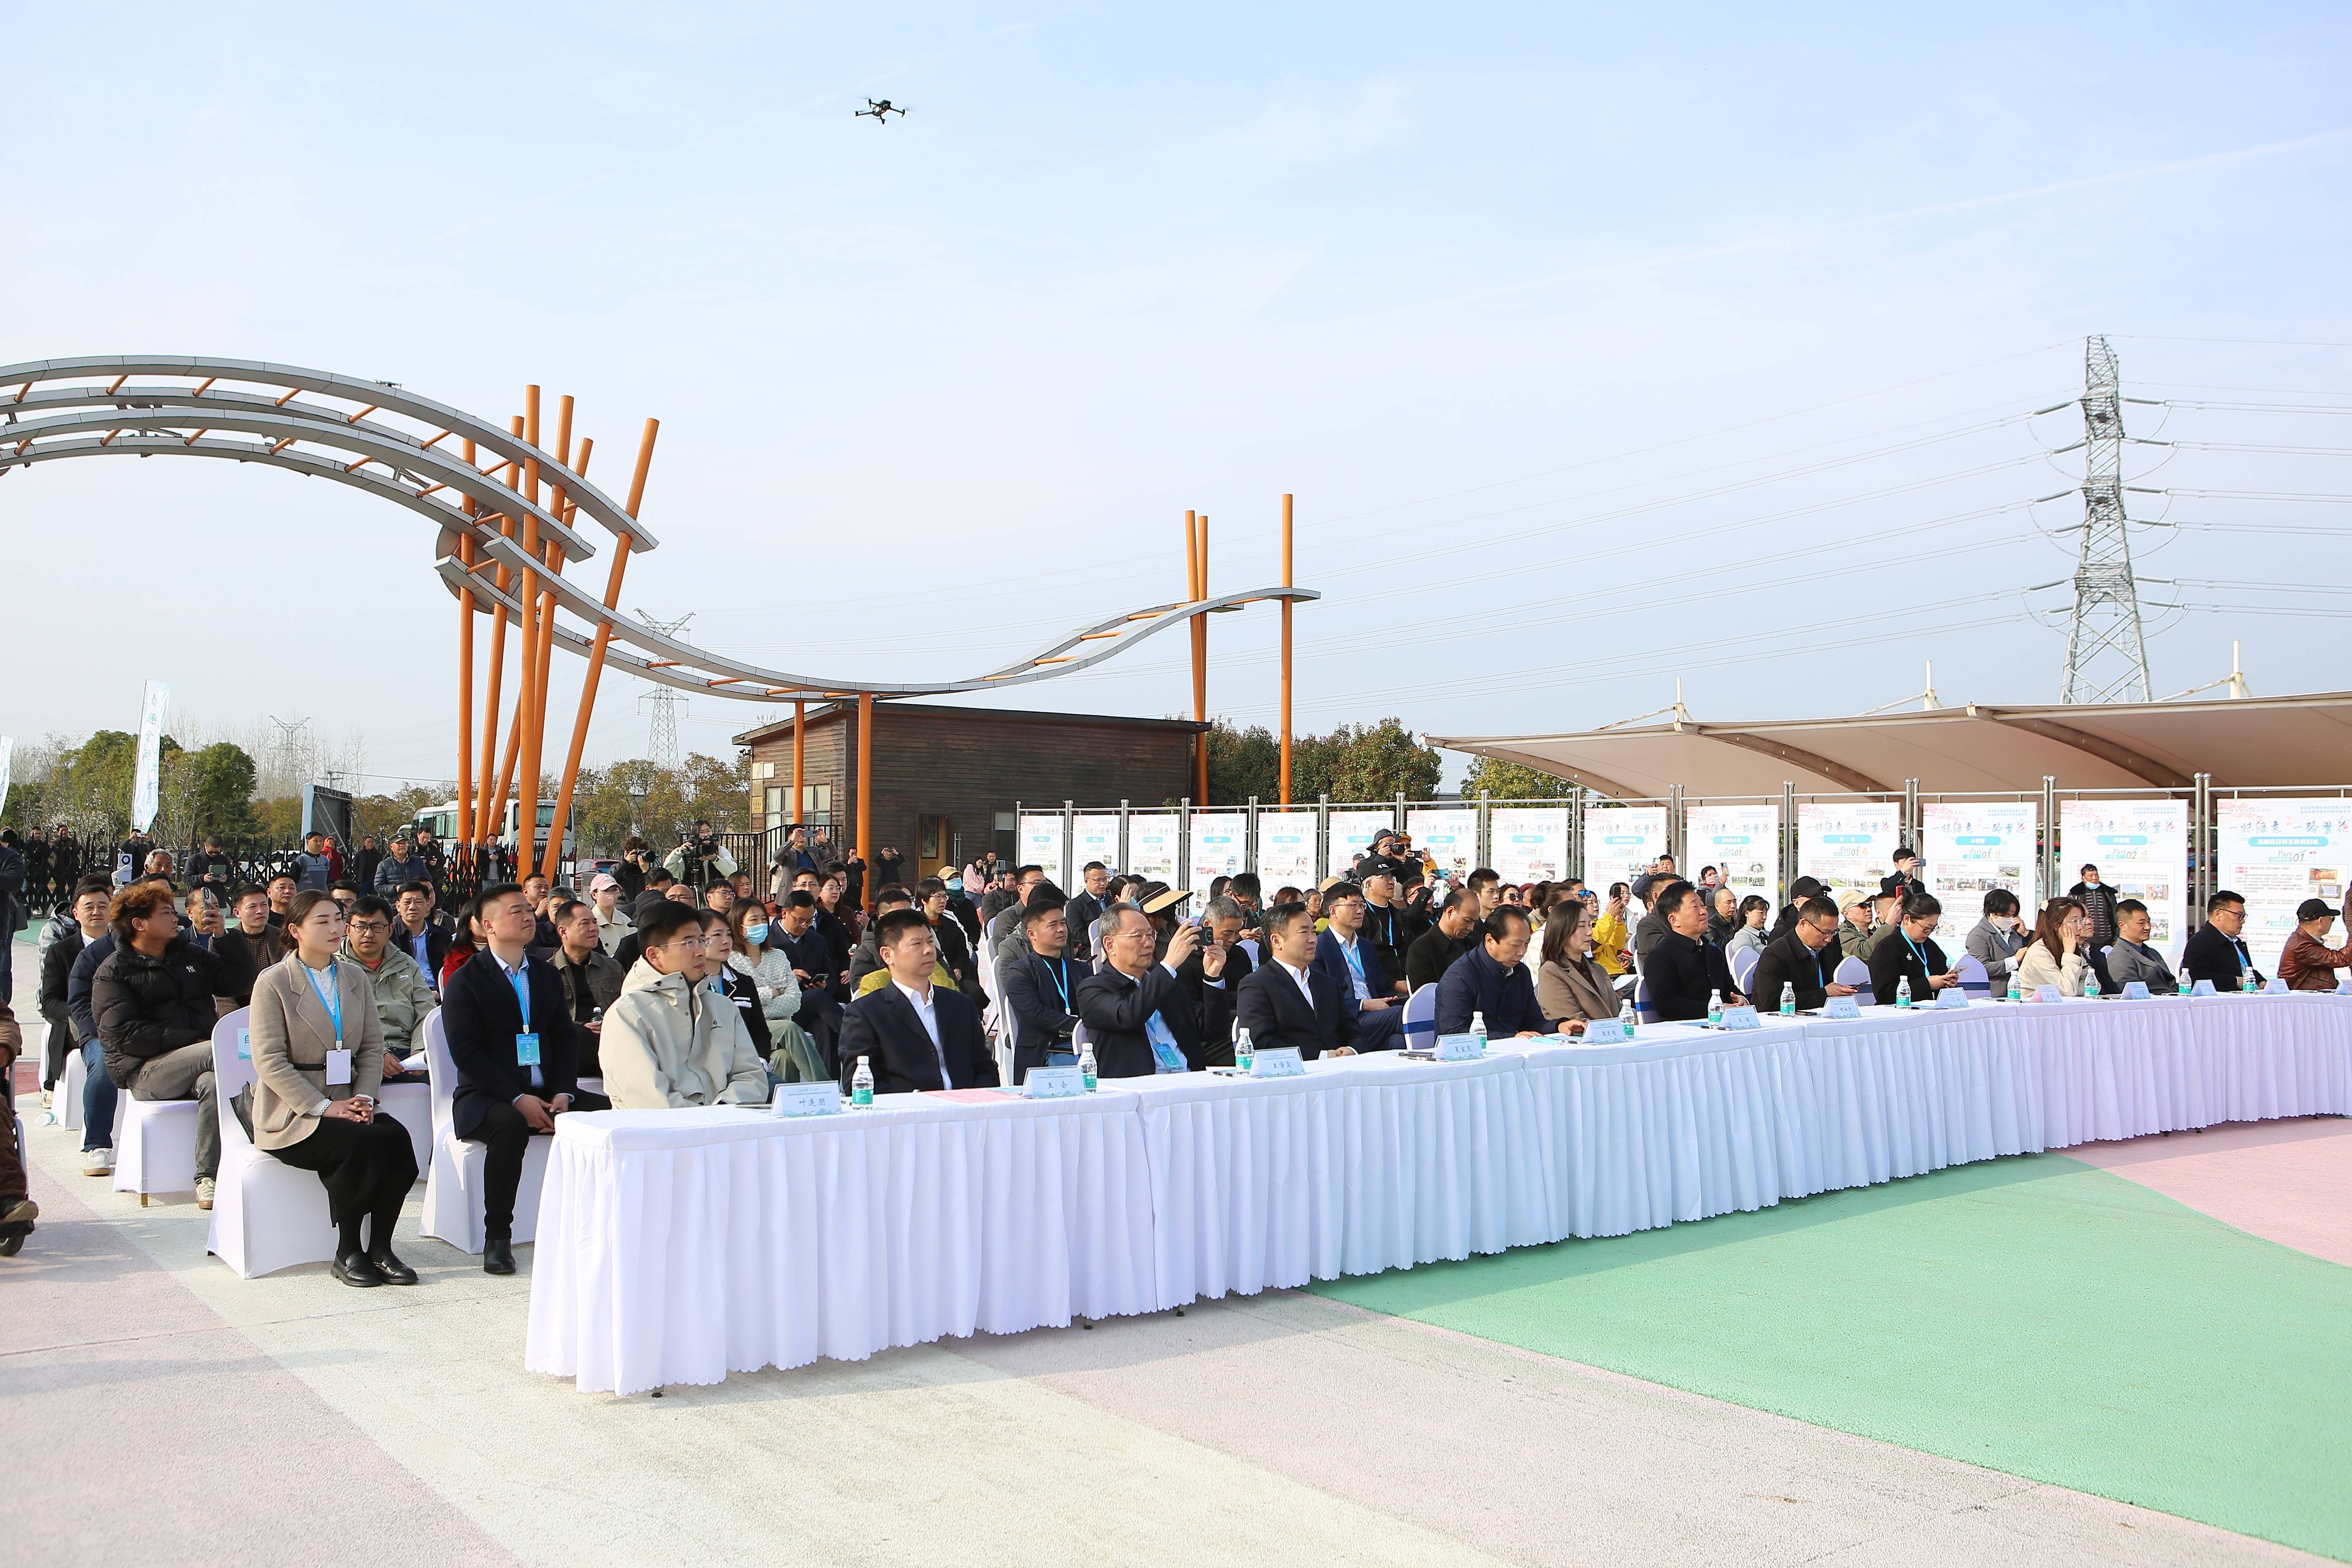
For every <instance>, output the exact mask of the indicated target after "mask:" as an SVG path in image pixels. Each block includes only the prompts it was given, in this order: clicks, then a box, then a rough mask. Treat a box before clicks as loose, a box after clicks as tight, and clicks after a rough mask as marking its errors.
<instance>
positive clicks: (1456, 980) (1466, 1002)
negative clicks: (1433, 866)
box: [1437, 904, 1552, 1039]
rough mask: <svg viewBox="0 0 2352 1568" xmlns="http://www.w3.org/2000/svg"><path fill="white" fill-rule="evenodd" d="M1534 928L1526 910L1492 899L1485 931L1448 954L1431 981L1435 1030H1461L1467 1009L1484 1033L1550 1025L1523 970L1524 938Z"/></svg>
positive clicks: (1526, 1034)
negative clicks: (1466, 947)
mask: <svg viewBox="0 0 2352 1568" xmlns="http://www.w3.org/2000/svg"><path fill="white" fill-rule="evenodd" d="M1534 934H1535V928H1534V926H1533V925H1531V924H1530V923H1529V922H1528V913H1527V911H1526V910H1522V909H1519V908H1518V907H1517V906H1516V905H1512V904H1497V905H1496V906H1495V911H1494V913H1492V914H1490V915H1488V916H1487V917H1486V935H1485V936H1483V937H1481V938H1479V939H1478V942H1477V945H1476V946H1475V947H1473V948H1471V950H1470V951H1469V952H1465V953H1464V954H1463V955H1462V956H1461V957H1460V958H1458V959H1456V960H1454V963H1453V965H1452V967H1450V968H1448V969H1447V970H1446V972H1445V973H1444V976H1443V977H1442V978H1441V979H1439V981H1438V983H1437V1032H1438V1033H1439V1034H1441V1035H1459V1034H1464V1033H1466V1032H1467V1031H1468V1029H1469V1027H1470V1018H1471V1016H1472V1015H1473V1014H1476V1015H1478V1016H1480V1019H1481V1021H1482V1022H1484V1023H1485V1024H1486V1033H1487V1035H1488V1037H1491V1038H1495V1039H1509V1038H1512V1037H1517V1038H1520V1039H1529V1038H1532V1037H1535V1036H1537V1035H1548V1034H1550V1033H1551V1031H1552V1020H1551V1019H1549V1018H1547V1017H1545V1016H1543V1010H1542V1009H1541V1008H1540V1007H1538V1006H1537V1005H1536V980H1535V976H1534V975H1533V974H1531V973H1528V966H1527V964H1526V963H1525V962H1524V960H1525V959H1526V958H1527V956H1528V938H1529V937H1531V936H1533V935H1534Z"/></svg>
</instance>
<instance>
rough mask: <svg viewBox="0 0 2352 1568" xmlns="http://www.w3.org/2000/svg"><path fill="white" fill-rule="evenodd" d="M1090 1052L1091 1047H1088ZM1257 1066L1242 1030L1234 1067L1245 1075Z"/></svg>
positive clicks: (1237, 1038) (1237, 1037)
mask: <svg viewBox="0 0 2352 1568" xmlns="http://www.w3.org/2000/svg"><path fill="white" fill-rule="evenodd" d="M1088 1048H1089V1051H1091V1049H1092V1047H1088ZM1256 1065H1257V1047H1255V1046H1254V1045H1252V1044H1250V1037H1249V1031H1248V1030H1247V1029H1243V1030H1240V1031H1239V1032H1237V1033H1236V1034H1235V1035H1234V1067H1236V1068H1240V1069H1241V1071H1243V1072H1244V1073H1247V1072H1248V1071H1249V1070H1250V1068H1253V1067H1255V1066H1256Z"/></svg>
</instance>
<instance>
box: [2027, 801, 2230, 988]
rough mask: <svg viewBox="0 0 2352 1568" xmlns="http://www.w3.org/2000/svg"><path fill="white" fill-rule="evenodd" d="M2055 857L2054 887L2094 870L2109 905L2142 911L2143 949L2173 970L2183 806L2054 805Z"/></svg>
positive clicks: (2183, 899)
mask: <svg viewBox="0 0 2352 1568" xmlns="http://www.w3.org/2000/svg"><path fill="white" fill-rule="evenodd" d="M2058 850H2059V854H2060V857H2061V858H2060V859H2059V862H2058V879H2059V881H2060V882H2061V883H2063V884H2064V885H2065V886H2066V887H2069V888H2071V887H2073V886H2074V882H2075V880H2076V876H2077V871H2076V868H2078V867H2081V866H2084V865H2092V866H2096V867H2097V868H2099V880H2100V881H2102V882H2105V884H2107V886H2109V887H2111V888H2113V889H2115V890H2116V897H2117V898H2119V899H2137V900H2139V901H2140V902H2141V903H2144V904H2146V905H2147V917H2148V921H2149V923H2150V925H2151V927H2152V928H2153V929H2152V930H2151V931H2150V932H2149V935H2148V939H2147V943H2148V945H2149V946H2150V947H2153V948H2154V949H2156V950H2157V951H2158V952H2161V953H2166V954H2168V955H2170V956H2171V957H2172V958H2173V959H2174V960H2175V961H2176V962H2175V963H2174V967H2175V968H2176V969H2177V968H2178V967H2179V963H2178V962H2177V960H2178V959H2179V952H2180V943H2181V942H2184V941H2186V940H2187V938H2188V935H2189V803H2188V802H2187V801H2185V800H2062V801H2060V802H2059V803H2058ZM2053 890H2054V889H2053ZM2263 973H2269V971H2268V970H2264V971H2263Z"/></svg>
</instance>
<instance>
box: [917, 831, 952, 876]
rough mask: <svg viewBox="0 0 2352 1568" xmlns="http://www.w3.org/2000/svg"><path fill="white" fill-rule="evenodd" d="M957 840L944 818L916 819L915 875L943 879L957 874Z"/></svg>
mask: <svg viewBox="0 0 2352 1568" xmlns="http://www.w3.org/2000/svg"><path fill="white" fill-rule="evenodd" d="M954 856H955V839H954V837H953V835H951V834H950V833H949V831H948V819H947V818H946V817H944V816H917V817H916V818H915V875H916V876H917V877H918V878H921V877H938V878H940V879H946V878H948V877H950V876H953V875H954V874H955V867H954V865H953V858H954Z"/></svg>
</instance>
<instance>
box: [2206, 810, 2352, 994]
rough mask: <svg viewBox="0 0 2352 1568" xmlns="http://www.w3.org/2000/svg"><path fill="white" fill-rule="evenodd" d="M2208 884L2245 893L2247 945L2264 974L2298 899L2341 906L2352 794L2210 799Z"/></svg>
mask: <svg viewBox="0 0 2352 1568" xmlns="http://www.w3.org/2000/svg"><path fill="white" fill-rule="evenodd" d="M2213 805H2214V818H2215V827H2216V832H2215V835H2214V837H2215V840H2216V842H2215V845H2214V854H2213V885H2214V886H2215V887H2216V888H2224V889H2228V890H2230V891H2231V892H2233V893H2236V894H2238V895H2239V896H2240V897H2242V898H2243V899H2244V900H2246V928H2245V932H2244V936H2245V942H2246V951H2247V952H2250V953H2252V955H2253V960H2254V967H2255V968H2257V969H2259V970H2261V971H2262V972H2263V973H2265V974H2274V973H2277V972H2278V961H2279V952H2280V951H2281V950H2282V949H2284V947H2285V946H2286V939H2287V938H2288V937H2289V936H2290V935H2292V934H2293V933H2294V910H2295V906H2296V905H2297V904H2300V903H2301V902H2303V900H2305V899H2326V900H2327V902H2328V904H2329V905H2330V907H2332V908H2336V909H2342V908H2343V907H2344V874H2345V871H2346V868H2347V863H2352V800H2328V799H2317V800H2219V801H2216V802H2214V803H2213Z"/></svg>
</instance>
